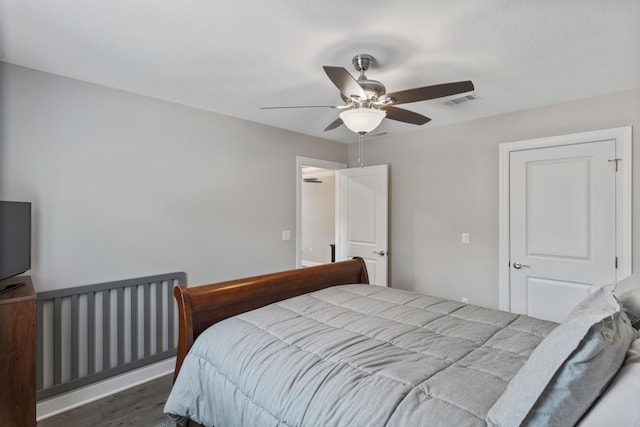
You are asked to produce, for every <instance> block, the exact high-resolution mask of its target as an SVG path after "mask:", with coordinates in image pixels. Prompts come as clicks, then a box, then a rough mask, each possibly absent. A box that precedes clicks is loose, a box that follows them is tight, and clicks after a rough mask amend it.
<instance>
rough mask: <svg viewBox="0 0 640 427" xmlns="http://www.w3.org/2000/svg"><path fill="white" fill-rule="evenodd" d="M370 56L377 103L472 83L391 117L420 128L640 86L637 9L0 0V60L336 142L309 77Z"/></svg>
mask: <svg viewBox="0 0 640 427" xmlns="http://www.w3.org/2000/svg"><path fill="white" fill-rule="evenodd" d="M358 53H368V54H371V55H373V56H374V57H375V58H376V60H377V64H375V68H372V69H371V70H370V71H369V72H368V73H367V76H368V77H369V78H370V79H374V80H379V81H382V82H383V83H384V84H385V85H386V87H387V92H395V91H398V90H403V89H409V88H413V87H419V86H426V85H430V84H437V83H445V82H451V81H458V80H472V81H473V83H474V84H475V87H476V92H475V94H476V95H478V96H479V97H480V99H478V100H475V101H471V102H467V103H464V104H460V105H456V106H451V105H447V104H444V103H443V102H442V100H433V101H427V102H420V103H414V104H405V105H403V106H402V107H403V108H406V109H409V110H413V111H416V112H418V113H421V114H424V115H426V116H428V117H431V118H432V119H433V120H432V121H431V122H429V123H427V124H425V125H423V126H422V127H420V126H415V125H410V124H403V123H398V122H393V121H391V120H384V121H383V124H382V125H381V126H380V127H379V128H378V129H376V130H375V131H373V132H372V133H373V134H375V133H378V132H383V131H386V132H388V133H390V134H400V133H405V132H412V131H415V130H418V129H421V128H425V127H433V126H440V125H444V124H450V123H455V122H462V121H467V120H472V119H475V118H479V117H486V116H491V115H495V114H500V113H505V112H509V111H515V110H521V109H527V108H531V107H537V106H542V105H548V104H554V103H558V102H563V101H568V100H573V99H579V98H585V97H589V96H593V95H599V94H604V93H610V92H615V91H620V90H625V89H631V88H637V87H640V1H639V0H607V1H605V0H562V1H552V0H465V1H462V0H457V1H454V0H404V1H399V0H398V1H392V0H384V1H383V0H340V1H336V0H297V1H296V0H270V1H264V0H237V1H230V0H225V1H223V0H219V1H212V0H191V1H189V0H184V1H180V0H136V1H131V0H91V1H87V0H0V60H2V61H4V62H9V63H12V64H17V65H22V66H25V67H29V68H33V69H36V70H42V71H46V72H49V73H53V74H58V75H62V76H67V77H71V78H75V79H79V80H84V81H88V82H93V83H98V84H101V85H105V86H109V87H114V88H118V89H122V90H126V91H130V92H134V93H139V94H143V95H147V96H151V97H155V98H160V99H165V100H169V101H174V102H177V103H181V104H185V105H189V106H193V107H197V108H202V109H205V110H209V111H214V112H217V113H222V114H226V115H229V116H234V117H239V118H243V119H247V120H251V121H255V122H259V123H264V124H268V125H272V126H276V127H280V128H285V129H290V130H293V131H297V132H301V133H305V134H309V135H315V136H319V137H323V138H327V139H332V140H336V141H342V142H347V143H349V142H355V141H356V140H357V138H356V135H355V134H353V133H351V132H349V131H348V130H346V128H345V127H344V126H341V127H340V128H338V129H336V130H332V131H328V132H323V129H324V128H325V127H326V126H327V125H328V124H329V123H330V122H332V121H333V120H334V119H335V118H336V117H337V114H338V111H337V110H333V109H328V108H327V109H295V110H291V109H287V110H261V109H260V107H261V106H274V105H277V106H286V105H309V104H311V105H334V104H341V103H342V101H341V100H340V97H339V93H338V90H337V89H336V88H335V87H334V86H333V84H332V83H331V81H330V80H329V79H328V78H327V76H326V75H325V73H324V71H323V70H322V65H336V66H343V67H345V68H347V70H349V71H350V72H352V73H353V74H354V75H357V74H356V72H355V70H354V69H353V67H352V65H351V58H352V57H353V56H354V55H355V54H358Z"/></svg>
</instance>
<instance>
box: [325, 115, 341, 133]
mask: <svg viewBox="0 0 640 427" xmlns="http://www.w3.org/2000/svg"><path fill="white" fill-rule="evenodd" d="M342 123H343V121H342V119H341V118H340V117H338V118H337V119H335V120H334V121H332V122H331V123H330V124H329V126H327V127H326V128H324V131H325V132H326V131H328V130H332V129H335V128H337V127H340V126H342Z"/></svg>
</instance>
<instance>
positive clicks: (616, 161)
mask: <svg viewBox="0 0 640 427" xmlns="http://www.w3.org/2000/svg"><path fill="white" fill-rule="evenodd" d="M620 160H622V159H611V160H609V161H610V162H614V163H615V164H616V172H618V162H619V161H620Z"/></svg>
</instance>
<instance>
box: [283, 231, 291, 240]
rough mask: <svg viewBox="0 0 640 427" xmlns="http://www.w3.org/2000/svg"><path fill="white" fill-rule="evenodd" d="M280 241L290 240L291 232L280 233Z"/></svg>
mask: <svg viewBox="0 0 640 427" xmlns="http://www.w3.org/2000/svg"><path fill="white" fill-rule="evenodd" d="M282 240H291V231H290V230H283V231H282Z"/></svg>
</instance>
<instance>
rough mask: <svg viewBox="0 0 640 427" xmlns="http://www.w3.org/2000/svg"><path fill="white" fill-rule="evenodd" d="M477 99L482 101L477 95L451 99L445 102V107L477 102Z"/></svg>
mask: <svg viewBox="0 0 640 427" xmlns="http://www.w3.org/2000/svg"><path fill="white" fill-rule="evenodd" d="M476 99H480V97H479V96H478V95H476V94H475V93H470V94H468V95H464V96H459V97H458V98H453V99H449V100H448V101H445V102H443V104H445V105H458V104H462V103H463V102H469V101H475V100H476Z"/></svg>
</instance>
